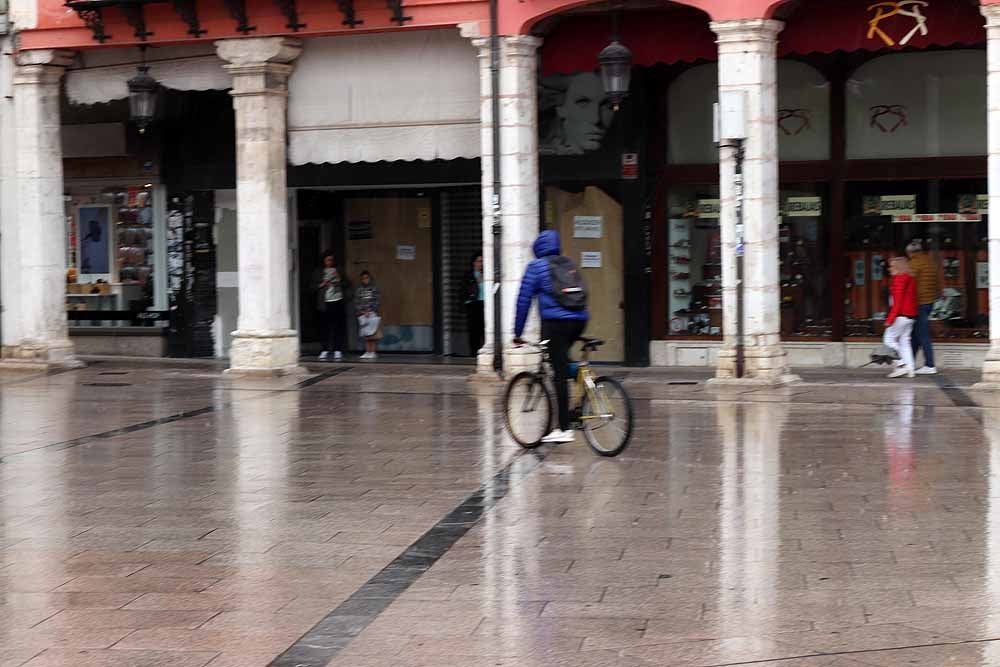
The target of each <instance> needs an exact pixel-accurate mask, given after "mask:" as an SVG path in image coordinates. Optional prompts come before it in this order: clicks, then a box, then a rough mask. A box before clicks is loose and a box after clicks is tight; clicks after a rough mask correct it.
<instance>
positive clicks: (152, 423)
mask: <svg viewBox="0 0 1000 667" xmlns="http://www.w3.org/2000/svg"><path fill="white" fill-rule="evenodd" d="M351 368H352V367H351V366H340V367H337V368H332V369H330V370H329V371H327V372H325V373H320V374H319V375H315V376H313V377H311V378H309V379H307V380H303V381H302V382H299V383H298V384H296V385H295V387H294V388H295V389H296V390H301V389H305V388H307V387H311V386H312V385H314V384H316V383H317V382H322V381H323V380H326V379H327V378H331V377H333V376H334V375H340V374H341V373H346V372H347V371H349V370H351ZM91 384H94V383H91ZM227 407H229V403H220V404H217V405H208V406H206V407H204V408H198V409H196V410H185V411H183V412H178V413H175V414H172V415H167V416H166V417H159V418H157V419H150V420H148V421H144V422H139V423H138V424H129V425H128V426H122V427H120V428H115V429H111V430H110V431H104V432H103V433H95V434H93V435H85V436H83V437H81V438H74V439H72V440H64V441H63V442H53V443H51V444H48V445H42V446H41V447H35V448H34V449H26V450H24V451H23V452H15V453H13V454H7V455H6V456H0V464H2V463H11V462H13V461H17V460H19V459H22V458H27V457H28V456H31V455H32V454H35V453H37V452H41V451H46V452H61V451H64V450H67V449H73V448H74V447H79V446H81V445H88V444H90V443H92V442H97V441H98V440H107V439H109V438H114V437H115V436H119V435H126V434H128V433H135V432H136V431H144V430H146V429H149V428H154V427H156V426H163V425H164V424H172V423H173V422H178V421H181V420H184V419H193V418H195V417H201V416H202V415H207V414H210V413H212V412H219V411H220V410H224V409H225V408H227Z"/></svg>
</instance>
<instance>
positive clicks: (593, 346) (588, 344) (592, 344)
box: [580, 336, 604, 350]
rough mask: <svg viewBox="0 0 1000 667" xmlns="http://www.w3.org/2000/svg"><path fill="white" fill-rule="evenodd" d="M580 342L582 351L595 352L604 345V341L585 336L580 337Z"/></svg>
mask: <svg viewBox="0 0 1000 667" xmlns="http://www.w3.org/2000/svg"><path fill="white" fill-rule="evenodd" d="M580 342H582V343H583V349H585V350H597V348H599V347H600V346H602V345H604V341H603V340H601V339H600V338H589V337H587V336H580Z"/></svg>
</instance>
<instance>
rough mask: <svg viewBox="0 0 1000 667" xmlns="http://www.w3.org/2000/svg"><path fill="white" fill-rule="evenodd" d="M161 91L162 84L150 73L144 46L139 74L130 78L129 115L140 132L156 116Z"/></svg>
mask: <svg viewBox="0 0 1000 667" xmlns="http://www.w3.org/2000/svg"><path fill="white" fill-rule="evenodd" d="M159 92H160V84H159V82H157V80H156V79H154V78H153V77H151V76H150V75H149V67H148V66H147V65H146V47H142V65H140V66H139V72H138V74H136V75H135V76H133V77H132V78H131V79H129V80H128V105H129V116H130V118H131V120H132V122H133V123H135V124H136V127H138V128H139V134H143V133H145V132H146V128H147V127H149V124H150V123H152V122H153V118H154V117H155V116H156V97H157V95H158V93H159Z"/></svg>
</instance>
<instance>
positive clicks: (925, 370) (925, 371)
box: [917, 366, 937, 375]
mask: <svg viewBox="0 0 1000 667" xmlns="http://www.w3.org/2000/svg"><path fill="white" fill-rule="evenodd" d="M917 375H937V368H935V367H934V366H922V367H921V368H918V369H917Z"/></svg>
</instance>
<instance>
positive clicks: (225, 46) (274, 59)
mask: <svg viewBox="0 0 1000 667" xmlns="http://www.w3.org/2000/svg"><path fill="white" fill-rule="evenodd" d="M215 52H216V53H217V54H218V56H219V57H220V58H222V59H223V60H225V61H226V62H227V63H229V64H228V65H226V67H227V68H239V67H249V68H255V67H261V66H262V65H268V64H277V65H287V64H289V63H291V62H292V61H293V60H295V59H296V58H298V57H299V54H300V53H302V42H301V41H300V40H298V39H292V38H290V37H237V38H235V39H220V40H218V41H216V42H215ZM230 71H233V69H231V70H230Z"/></svg>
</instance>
